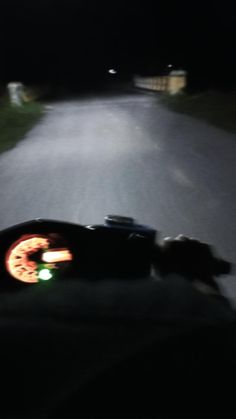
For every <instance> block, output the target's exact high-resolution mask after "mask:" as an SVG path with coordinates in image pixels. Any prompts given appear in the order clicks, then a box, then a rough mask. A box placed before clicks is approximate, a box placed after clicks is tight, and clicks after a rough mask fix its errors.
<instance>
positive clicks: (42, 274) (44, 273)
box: [38, 269, 52, 281]
mask: <svg viewBox="0 0 236 419" xmlns="http://www.w3.org/2000/svg"><path fill="white" fill-rule="evenodd" d="M38 277H39V279H41V280H42V281H48V280H49V279H51V278H52V274H51V272H50V271H49V269H41V271H39V276H38Z"/></svg>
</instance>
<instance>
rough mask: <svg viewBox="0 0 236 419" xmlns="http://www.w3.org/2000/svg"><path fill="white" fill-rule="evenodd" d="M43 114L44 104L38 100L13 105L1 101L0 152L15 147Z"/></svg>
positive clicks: (3, 100)
mask: <svg viewBox="0 0 236 419" xmlns="http://www.w3.org/2000/svg"><path fill="white" fill-rule="evenodd" d="M42 115H43V105H41V104H40V103H36V102H29V103H25V104H24V105H23V106H21V107H18V106H12V105H11V104H10V103H9V100H8V99H6V98H3V99H1V101H0V153H2V152H3V151H6V150H9V149H10V148H12V147H14V146H15V145H16V143H17V142H18V141H19V140H21V139H22V138H23V137H24V135H25V134H26V133H27V131H29V130H30V129H31V128H32V127H33V125H34V124H35V123H36V122H37V121H38V120H39V119H40V118H41V116H42Z"/></svg>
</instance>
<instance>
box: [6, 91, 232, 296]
mask: <svg viewBox="0 0 236 419" xmlns="http://www.w3.org/2000/svg"><path fill="white" fill-rule="evenodd" d="M235 156H236V136H234V135H232V134H229V133H227V132H224V131H223V130H220V129H217V128H215V127H213V126H210V125H208V124H207V123H204V122H201V121H199V120H196V119H194V118H191V117H189V116H185V115H181V114H177V113H173V112H171V111H168V110H167V109H165V108H164V107H163V106H162V105H161V104H160V103H159V102H158V98H157V97H156V96H154V95H151V94H145V93H140V94H138V93H125V92H124V94H121V93H120V94H119V95H116V94H115V93H114V95H111V94H110V95H108V96H97V97H93V98H92V97H87V98H86V97H83V98H80V99H73V100H68V101H61V102H56V103H53V104H52V109H51V110H49V111H48V112H47V113H46V114H45V117H44V118H43V120H42V121H41V122H40V123H39V124H38V125H37V126H36V127H35V128H34V129H33V130H32V131H31V132H30V133H29V134H28V135H27V136H26V138H25V139H24V140H23V141H22V142H20V143H19V144H18V145H17V147H16V148H14V149H12V150H10V151H9V152H6V153H4V154H3V155H2V156H1V157H0V228H4V227H7V226H9V225H12V224H15V223H19V222H22V221H25V220H27V219H32V218H35V217H42V218H55V219H61V220H68V221H73V222H78V223H82V224H83V223H97V222H102V221H103V217H104V215H106V214H107V213H118V214H123V215H128V216H133V217H135V218H137V219H138V220H139V221H140V222H142V223H146V224H150V225H151V226H153V227H155V228H157V229H158V230H160V231H161V234H162V235H165V236H166V235H176V234H178V233H184V234H187V235H191V236H196V237H197V238H199V239H201V240H204V241H207V242H210V243H212V244H214V245H215V246H216V247H217V249H218V252H219V253H220V254H221V255H222V256H223V257H226V258H228V259H230V260H232V261H234V262H236V223H235V214H236V165H235ZM235 279H236V278H235V277H233V276H231V277H230V278H229V279H227V282H226V281H225V283H226V288H225V291H226V292H227V293H228V294H230V295H231V296H233V297H235V299H236V281H235Z"/></svg>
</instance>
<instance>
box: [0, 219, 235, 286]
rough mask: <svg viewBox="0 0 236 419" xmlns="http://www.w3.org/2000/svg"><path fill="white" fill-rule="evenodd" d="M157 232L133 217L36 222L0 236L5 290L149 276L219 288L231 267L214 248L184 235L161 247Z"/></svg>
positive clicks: (27, 223) (0, 254) (2, 276)
mask: <svg viewBox="0 0 236 419" xmlns="http://www.w3.org/2000/svg"><path fill="white" fill-rule="evenodd" d="M157 235H158V233H157V231H156V230H155V229H153V228H151V227H149V226H146V225H142V224H138V223H136V222H135V220H134V219H133V218H130V217H123V216H119V215H107V216H106V217H105V221H104V224H101V225H86V226H82V225H78V224H73V223H69V222H60V221H55V220H44V219H40V218H38V219H35V220H32V221H28V222H25V223H22V224H18V225H15V226H13V227H10V228H7V229H5V230H2V231H1V232H0V250H1V252H0V277H1V283H0V289H2V290H16V289H22V287H26V286H30V285H34V284H37V283H42V282H44V283H45V282H48V281H55V280H66V279H67V278H70V279H73V278H74V279H79V278H86V279H88V280H89V279H90V280H94V279H101V278H120V279H122V278H147V277H150V275H152V273H153V272H158V273H159V274H160V275H161V276H162V277H165V276H166V275H167V274H169V273H177V274H181V275H183V276H185V277H186V278H188V279H189V280H191V281H193V280H195V279H198V280H202V281H203V282H205V283H206V284H208V285H210V286H212V287H213V288H215V289H217V284H216V282H215V281H214V279H213V277H216V276H219V275H222V274H228V273H229V272H230V269H231V265H230V263H228V262H226V261H223V260H222V259H219V258H217V257H215V256H214V255H213V253H212V251H211V249H210V247H209V246H208V245H205V244H203V243H200V242H198V241H196V240H194V239H188V238H186V237H184V236H178V237H177V238H176V239H169V238H167V239H166V240H164V242H163V243H162V244H157V242H156V240H157Z"/></svg>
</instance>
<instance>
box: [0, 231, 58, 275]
mask: <svg viewBox="0 0 236 419" xmlns="http://www.w3.org/2000/svg"><path fill="white" fill-rule="evenodd" d="M49 244H50V243H49V239H48V238H47V237H44V236H39V235H33V236H23V237H22V238H21V239H20V240H18V241H17V242H15V243H14V244H13V245H12V246H11V247H10V249H9V251H8V253H7V255H6V268H7V271H8V272H9V274H10V275H11V276H12V277H13V278H15V279H17V280H18V281H22V282H27V283H36V282H38V272H37V262H35V261H33V260H31V259H30V256H31V255H33V254H34V253H36V252H39V251H43V250H47V249H48V248H49Z"/></svg>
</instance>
